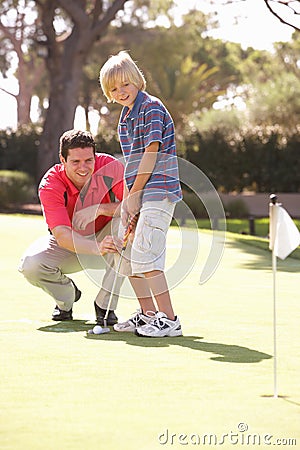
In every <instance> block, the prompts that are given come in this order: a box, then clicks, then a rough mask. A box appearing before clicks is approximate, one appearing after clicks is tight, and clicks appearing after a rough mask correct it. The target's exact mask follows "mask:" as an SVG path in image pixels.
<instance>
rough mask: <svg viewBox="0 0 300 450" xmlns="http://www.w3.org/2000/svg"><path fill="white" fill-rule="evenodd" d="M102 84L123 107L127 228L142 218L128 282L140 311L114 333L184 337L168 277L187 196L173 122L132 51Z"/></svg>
mask: <svg viewBox="0 0 300 450" xmlns="http://www.w3.org/2000/svg"><path fill="white" fill-rule="evenodd" d="M100 83H101V87H102V90H103V92H104V94H105V96H106V98H107V100H108V101H109V102H111V101H112V102H117V103H119V104H120V105H122V106H123V109H122V112H121V116H120V120H119V125H118V134H119V139H120V143H121V148H122V152H123V155H124V157H125V163H126V165H125V184H124V196H123V204H122V222H123V225H125V224H126V222H127V221H128V220H129V219H130V218H131V217H134V216H135V215H137V214H139V220H138V222H137V226H136V231H135V235H134V239H133V243H132V250H131V267H132V274H133V275H132V276H130V277H129V279H130V283H131V285H132V287H133V289H134V291H135V294H136V296H137V298H138V301H139V303H140V310H138V312H137V313H136V314H135V315H134V316H133V317H132V318H131V319H129V320H127V321H126V322H123V323H119V324H116V325H115V326H114V329H115V330H116V331H131V332H135V333H136V334H137V335H138V336H149V337H163V336H181V335H182V331H181V325H180V321H179V318H178V317H177V316H175V314H174V311H173V307H172V302H171V298H170V294H169V289H168V285H167V280H166V277H165V274H164V266H165V252H166V234H167V231H168V228H169V225H170V223H171V220H172V217H173V212H174V208H175V204H176V202H178V201H180V200H181V198H182V193H181V187H180V183H179V175H178V163H177V157H176V144H175V132H174V124H173V120H172V118H171V116H170V114H169V112H168V111H167V109H166V108H165V106H164V105H163V104H162V102H161V101H160V100H159V99H157V98H155V97H153V96H150V95H149V94H148V93H147V92H145V88H146V81H145V78H144V76H143V74H142V72H141V71H140V69H139V68H138V67H137V65H136V64H135V62H134V61H133V60H132V59H131V57H130V56H129V54H128V53H127V52H125V51H121V52H119V53H118V54H117V55H115V56H111V57H110V58H109V59H108V60H107V62H106V63H105V64H104V66H103V67H102V68H101V71H100ZM153 297H154V298H153ZM154 300H155V302H156V305H155V303H154Z"/></svg>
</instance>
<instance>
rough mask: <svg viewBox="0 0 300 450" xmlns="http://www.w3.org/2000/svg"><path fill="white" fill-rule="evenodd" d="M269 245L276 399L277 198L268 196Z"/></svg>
mask: <svg viewBox="0 0 300 450" xmlns="http://www.w3.org/2000/svg"><path fill="white" fill-rule="evenodd" d="M270 200H271V203H270V243H271V246H272V272H273V373H274V398H278V390H277V324H276V322H277V315H276V271H277V257H276V255H275V252H274V242H275V239H276V223H277V208H278V206H279V205H278V203H277V196H276V195H274V194H271V195H270Z"/></svg>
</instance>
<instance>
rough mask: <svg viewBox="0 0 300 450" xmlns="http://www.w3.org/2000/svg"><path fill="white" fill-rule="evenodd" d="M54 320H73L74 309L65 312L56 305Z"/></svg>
mask: <svg viewBox="0 0 300 450" xmlns="http://www.w3.org/2000/svg"><path fill="white" fill-rule="evenodd" d="M52 320H73V315H72V309H70V311H63V310H62V309H60V308H59V307H58V306H57V305H56V306H55V308H54V311H53V314H52Z"/></svg>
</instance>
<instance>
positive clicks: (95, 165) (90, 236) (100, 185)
mask: <svg viewBox="0 0 300 450" xmlns="http://www.w3.org/2000/svg"><path fill="white" fill-rule="evenodd" d="M59 158H60V161H61V163H60V164H56V165H54V166H53V167H52V168H51V169H49V170H48V172H47V173H46V174H45V176H44V177H43V179H42V180H41V183H40V185H39V198H40V202H41V205H42V210H43V215H44V218H45V220H46V223H47V225H48V228H49V231H50V233H49V236H47V237H46V238H43V239H42V240H41V239H40V240H38V241H37V242H35V243H34V244H33V245H32V246H31V247H30V248H29V249H28V250H27V251H26V252H25V254H24V255H23V257H22V260H21V264H20V268H19V271H20V272H21V273H23V275H24V276H25V278H26V279H27V280H28V281H29V282H30V283H31V284H33V285H35V286H37V287H40V288H41V289H43V290H44V291H45V292H47V293H48V294H49V295H51V296H52V297H53V298H54V300H55V302H56V307H55V309H54V312H53V315H52V319H53V320H72V319H73V315H72V307H73V303H74V302H77V301H78V300H79V298H80V296H81V291H80V290H79V289H78V288H77V286H76V285H75V283H74V282H73V281H72V280H71V279H70V278H69V277H68V276H67V275H66V274H69V273H74V272H78V271H80V270H83V269H105V274H104V277H103V280H102V288H101V289H100V291H99V293H98V295H97V297H96V299H95V301H94V307H95V312H96V321H97V323H98V324H100V325H103V319H104V316H105V313H106V309H107V306H108V301H109V297H110V289H111V286H112V281H113V279H114V275H115V272H114V269H113V267H114V262H115V256H116V253H117V251H118V248H117V246H119V245H120V244H121V243H120V241H119V239H117V238H113V236H112V230H111V228H112V222H113V221H112V217H113V216H114V215H115V213H116V211H117V209H118V207H119V206H120V202H121V201H122V196H123V173H124V169H123V164H122V163H121V162H119V161H118V160H117V159H116V158H114V157H112V156H110V155H108V154H105V153H96V145H95V141H94V139H93V137H92V135H91V134H90V133H89V132H86V131H79V130H69V131H66V132H65V133H64V134H63V135H62V136H61V138H60V149H59ZM109 186H110V187H111V189H110V190H109ZM110 194H113V195H114V196H115V199H113V201H112V200H111V195H110ZM122 281H123V280H122V279H119V280H118V283H117V288H116V291H117V292H119V289H120V287H121V284H122ZM117 300H118V294H117V295H114V297H113V301H112V303H111V310H110V311H109V314H108V320H107V323H108V325H113V324H115V323H117V321H118V319H117V316H116V315H115V312H114V310H115V309H116V306H117Z"/></svg>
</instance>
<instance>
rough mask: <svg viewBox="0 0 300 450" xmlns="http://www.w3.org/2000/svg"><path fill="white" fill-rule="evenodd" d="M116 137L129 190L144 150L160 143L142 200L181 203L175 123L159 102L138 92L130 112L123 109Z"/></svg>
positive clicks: (144, 93)
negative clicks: (122, 156)
mask: <svg viewBox="0 0 300 450" xmlns="http://www.w3.org/2000/svg"><path fill="white" fill-rule="evenodd" d="M128 113H129V114H128ZM118 134H119V138H120V143H121V148H122V152H123V155H124V158H125V180H126V184H127V187H128V189H129V190H130V189H131V187H132V185H133V183H134V181H135V179H136V175H137V172H138V168H139V164H140V162H141V159H142V156H143V154H144V152H145V148H146V147H148V146H149V145H150V144H151V143H152V142H159V149H158V153H157V159H156V163H155V167H154V169H153V172H152V175H151V176H150V178H149V180H148V181H147V183H146V185H145V187H144V190H143V197H142V200H143V202H145V201H157V200H163V199H165V198H168V199H169V200H170V201H171V202H178V201H179V200H181V198H182V192H181V186H180V183H179V173H178V161H177V156H176V143H175V130H174V123H173V120H172V117H171V116H170V114H169V112H168V111H167V109H166V107H165V106H164V105H163V104H162V102H161V101H160V100H159V99H158V98H156V97H153V96H150V95H149V94H147V93H146V92H142V91H139V92H138V94H137V96H136V99H135V102H134V106H133V108H132V110H131V111H130V112H129V108H128V107H127V106H125V107H124V108H123V109H122V112H121V116H120V120H119V125H118Z"/></svg>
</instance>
